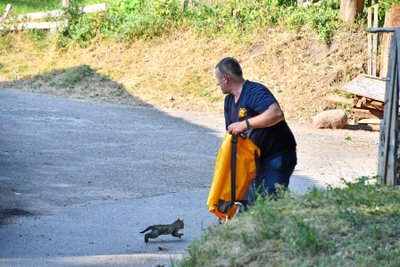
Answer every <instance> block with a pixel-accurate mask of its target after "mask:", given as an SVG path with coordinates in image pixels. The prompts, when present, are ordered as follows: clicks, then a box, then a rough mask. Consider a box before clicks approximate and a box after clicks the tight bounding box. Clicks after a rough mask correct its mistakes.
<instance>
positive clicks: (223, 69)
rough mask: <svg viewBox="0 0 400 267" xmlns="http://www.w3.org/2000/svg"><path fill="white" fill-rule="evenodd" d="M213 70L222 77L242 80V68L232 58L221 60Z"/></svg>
mask: <svg viewBox="0 0 400 267" xmlns="http://www.w3.org/2000/svg"><path fill="white" fill-rule="evenodd" d="M215 68H216V69H217V70H218V71H219V72H220V73H221V74H223V75H228V76H231V77H233V78H243V72H242V67H241V66H240V63H239V61H237V60H236V59H235V58H233V57H226V58H223V59H221V61H220V62H219V63H218V64H217V65H216V66H215Z"/></svg>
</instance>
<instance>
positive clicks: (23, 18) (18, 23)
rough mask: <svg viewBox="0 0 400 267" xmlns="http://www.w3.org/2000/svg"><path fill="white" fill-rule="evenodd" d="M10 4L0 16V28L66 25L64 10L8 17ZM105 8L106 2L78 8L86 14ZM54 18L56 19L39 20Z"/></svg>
mask: <svg viewBox="0 0 400 267" xmlns="http://www.w3.org/2000/svg"><path fill="white" fill-rule="evenodd" d="M62 4H63V6H64V7H65V8H67V7H69V1H67V0H63V1H62ZM11 9H12V6H11V4H7V6H6V9H5V12H4V15H3V16H2V17H1V18H0V30H3V31H4V30H6V31H19V30H32V29H57V28H63V27H66V26H67V25H68V20H67V19H63V17H65V12H64V10H50V11H45V12H34V13H28V14H20V15H16V16H14V17H10V11H11ZM105 10H106V4H94V5H88V6H84V7H81V8H79V12H80V13H81V14H88V13H94V12H100V11H105ZM48 19H55V20H56V21H40V20H48Z"/></svg>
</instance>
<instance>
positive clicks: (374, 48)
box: [372, 0, 378, 76]
mask: <svg viewBox="0 0 400 267" xmlns="http://www.w3.org/2000/svg"><path fill="white" fill-rule="evenodd" d="M373 27H374V28H378V0H375V4H374V22H373ZM377 57H378V34H377V33H374V34H373V38H372V76H376V75H377V64H378V63H377V62H378V61H377Z"/></svg>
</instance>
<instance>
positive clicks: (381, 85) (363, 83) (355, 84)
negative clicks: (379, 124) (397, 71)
mask: <svg viewBox="0 0 400 267" xmlns="http://www.w3.org/2000/svg"><path fill="white" fill-rule="evenodd" d="M385 85H386V82H385V81H384V80H381V79H371V78H368V77H366V76H365V75H360V76H358V77H356V78H355V79H354V80H352V81H351V82H349V83H347V84H345V85H344V86H343V87H342V89H343V90H344V91H346V92H348V93H352V94H355V95H359V96H363V97H368V98H371V99H373V100H377V101H381V102H383V101H384V98H385Z"/></svg>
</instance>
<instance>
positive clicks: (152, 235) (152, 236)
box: [144, 230, 160, 243]
mask: <svg viewBox="0 0 400 267" xmlns="http://www.w3.org/2000/svg"><path fill="white" fill-rule="evenodd" d="M159 235H160V234H159V232H158V231H157V230H153V231H151V232H150V233H148V234H146V235H145V236H144V242H146V243H147V242H149V238H157V237H158V236H159Z"/></svg>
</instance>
